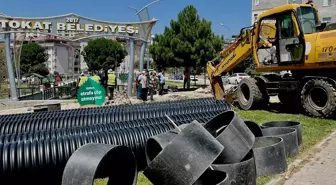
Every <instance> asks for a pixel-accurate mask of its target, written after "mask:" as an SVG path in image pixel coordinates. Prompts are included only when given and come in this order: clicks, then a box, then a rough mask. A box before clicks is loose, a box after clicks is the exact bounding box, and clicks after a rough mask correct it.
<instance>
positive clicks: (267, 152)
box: [253, 137, 288, 176]
mask: <svg viewBox="0 0 336 185" xmlns="http://www.w3.org/2000/svg"><path fill="white" fill-rule="evenodd" d="M253 155H254V160H255V165H256V171H257V176H266V175H274V174H281V173H283V172H285V171H286V170H287V168H288V166H287V161H286V154H285V145H284V141H283V139H282V138H280V137H257V138H256V141H255V143H254V145H253Z"/></svg>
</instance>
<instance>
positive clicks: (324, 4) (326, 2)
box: [323, 0, 331, 6]
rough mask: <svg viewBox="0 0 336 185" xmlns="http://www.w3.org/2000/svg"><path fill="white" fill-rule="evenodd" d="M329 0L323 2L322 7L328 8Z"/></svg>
mask: <svg viewBox="0 0 336 185" xmlns="http://www.w3.org/2000/svg"><path fill="white" fill-rule="evenodd" d="M330 5H331V0H323V6H330Z"/></svg>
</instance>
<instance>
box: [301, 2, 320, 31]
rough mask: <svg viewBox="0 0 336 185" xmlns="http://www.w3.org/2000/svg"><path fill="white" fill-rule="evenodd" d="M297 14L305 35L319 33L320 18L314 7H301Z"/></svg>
mask: <svg viewBox="0 0 336 185" xmlns="http://www.w3.org/2000/svg"><path fill="white" fill-rule="evenodd" d="M297 12H298V18H299V22H300V24H301V27H302V30H303V33H304V34H310V33H316V32H317V31H318V30H317V24H318V18H317V12H316V10H315V9H314V8H313V7H299V8H298V9H297Z"/></svg>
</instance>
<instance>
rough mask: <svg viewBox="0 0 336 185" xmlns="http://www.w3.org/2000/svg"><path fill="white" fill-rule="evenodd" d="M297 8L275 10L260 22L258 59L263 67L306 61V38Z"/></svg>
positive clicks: (257, 31) (264, 16)
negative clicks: (300, 24) (295, 9)
mask: <svg viewBox="0 0 336 185" xmlns="http://www.w3.org/2000/svg"><path fill="white" fill-rule="evenodd" d="M298 20H299V19H298V17H297V14H296V11H294V10H293V9H288V10H284V11H280V10H276V9H274V10H271V11H269V12H267V13H265V14H262V15H261V17H260V18H259V21H258V24H257V25H256V37H255V38H256V39H255V42H256V43H255V46H256V47H254V49H255V51H254V52H255V54H256V55H255V59H256V61H257V63H258V67H259V68H267V70H269V68H270V67H277V66H286V65H294V64H303V63H304V59H305V58H304V56H305V55H304V53H305V38H304V34H303V31H302V29H301V27H300V26H299V21H298Z"/></svg>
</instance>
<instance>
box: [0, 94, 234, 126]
mask: <svg viewBox="0 0 336 185" xmlns="http://www.w3.org/2000/svg"><path fill="white" fill-rule="evenodd" d="M214 103H215V104H227V103H226V102H224V101H219V100H215V99H213V98H203V99H192V100H184V101H172V102H159V103H150V104H135V105H126V106H125V105H121V106H111V107H106V106H104V107H95V108H84V109H70V110H61V111H49V112H36V113H24V114H13V115H3V116H0V122H4V121H15V120H27V119H34V118H47V117H50V116H62V115H67V116H70V115H85V114H90V113H106V112H115V111H117V112H118V111H129V110H134V109H156V108H162V107H165V106H168V107H170V106H171V105H174V106H182V107H185V106H189V104H192V105H196V106H197V105H205V104H214ZM227 105H228V104H227Z"/></svg>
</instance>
